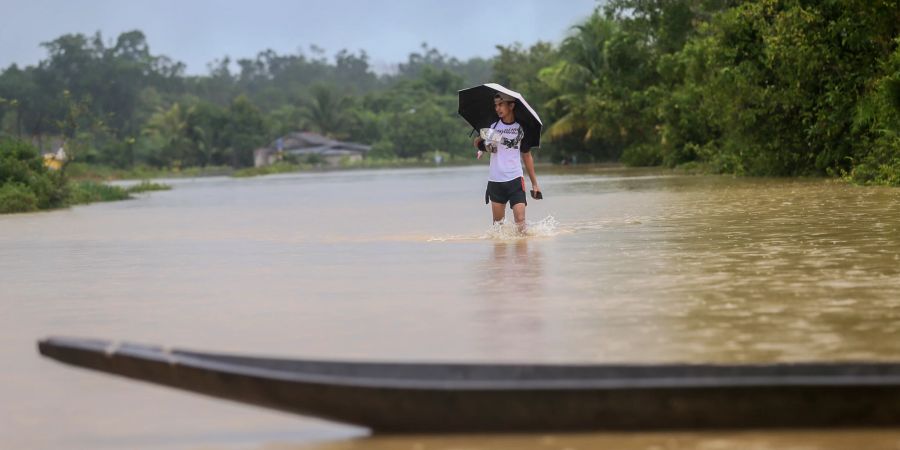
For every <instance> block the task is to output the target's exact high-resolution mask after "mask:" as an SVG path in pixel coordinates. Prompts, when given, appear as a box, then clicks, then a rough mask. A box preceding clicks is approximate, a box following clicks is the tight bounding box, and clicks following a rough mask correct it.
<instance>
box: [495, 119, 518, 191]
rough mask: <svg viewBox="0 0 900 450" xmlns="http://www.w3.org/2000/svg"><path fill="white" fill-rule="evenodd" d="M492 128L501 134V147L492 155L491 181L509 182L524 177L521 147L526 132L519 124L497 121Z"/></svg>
mask: <svg viewBox="0 0 900 450" xmlns="http://www.w3.org/2000/svg"><path fill="white" fill-rule="evenodd" d="M491 128H493V129H494V130H496V131H497V132H499V133H500V136H501V139H500V145H499V146H498V148H497V152H496V153H491V169H490V174H489V177H488V180H489V181H501V182H502V181H509V180H512V179H515V178H518V177H521V176H522V173H523V172H522V160H521V154H520V152H519V146H520V144H521V142H522V138H524V137H525V132H524V130H522V127H521V126H520V125H519V124H518V123H517V122H513V123H503V121H497V122H496V123H495V124H494V125H493V126H492V127H491Z"/></svg>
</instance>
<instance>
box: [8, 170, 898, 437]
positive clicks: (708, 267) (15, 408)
mask: <svg viewBox="0 0 900 450" xmlns="http://www.w3.org/2000/svg"><path fill="white" fill-rule="evenodd" d="M486 172H487V169H486V168H484V167H468V168H450V169H410V170H385V171H366V172H340V173H318V174H290V175H278V176H269V177H261V178H254V179H229V178H205V179H191V180H170V181H167V182H168V183H170V184H172V185H173V186H174V189H173V190H171V191H166V192H154V193H149V194H145V195H142V196H140V197H139V198H137V199H135V200H132V201H126V202H115V203H105V204H93V205H87V206H80V207H75V208H71V209H68V210H61V211H54V212H47V213H37V214H23V215H12V216H0V286H2V288H0V367H2V371H0V399H2V402H0V417H2V420H0V448H11V449H12V448H23V449H56V448H66V449H125V448H127V449H232V448H241V449H266V450H285V449H317V450H338V449H368V450H374V449H378V450H381V449H418V450H425V449H429V450H430V449H448V450H449V449H457V450H458V449H566V448H568V449H594V448H609V449H626V450H627V449H674V448H701V449H745V448H756V449H769V448H773V449H774V448H778V449H781V448H797V449H848V448H866V449H900V429H897V430H892V429H887V430H838V431H835V430H830V431H816V430H807V431H778V432H769V431H754V432H733V433H723V432H717V433H599V434H578V435H566V434H554V435H519V436H408V437H390V436H388V437H368V436H367V434H366V431H365V430H363V429H359V428H353V427H347V426H342V425H337V424H333V423H329V422H324V421H318V420H313V419H307V418H304V417H300V416H293V415H287V414H282V413H278V412H271V411H268V410H264V409H259V408H255V407H250V406H244V405H239V404H233V403H229V402H225V401H220V400H215V399H208V398H204V397H199V396H194V395H191V394H187V393H183V392H179V391H174V390H169V389H165V388H161V387H156V386H152V385H149V384H144V383H138V382H134V381H130V380H125V379H119V378H115V377H110V376H107V375H103V374H99V373H95V372H88V371H84V370H80V369H74V368H70V367H68V366H64V365H61V364H58V363H56V362H54V361H51V360H48V359H45V358H41V357H40V356H39V355H38V353H37V351H36V348H35V343H36V341H37V339H39V338H42V337H46V336H48V335H68V336H84V337H97V338H104V339H113V340H127V341H135V342H141V343H152V344H161V345H168V346H174V347H181V348H188V349H197V350H210V351H221V352H233V353H246V354H254V355H271V356H279V357H293V358H305V357H309V358H319V359H347V360H383V361H454V362H498V361H502V362H540V363H568V362H576V363H586V362H595V363H604V362H642V363H648V362H774V361H837V360H840V361H849V360H892V361H897V360H900V189H891V188H872V187H856V186H849V185H846V184H842V183H836V182H830V181H826V180H818V179H817V180H803V179H799V180H798V179H736V178H731V177H718V176H683V175H676V174H672V173H670V172H659V171H644V170H625V169H616V168H555V169H551V168H549V167H548V168H539V170H538V175H539V180H540V182H541V185H542V187H543V190H544V192H545V200H541V201H534V200H531V201H530V202H529V206H528V221H529V222H530V223H531V226H530V230H529V235H528V236H527V237H525V238H521V237H518V236H516V235H515V234H514V233H510V232H509V231H510V230H509V229H499V230H498V229H495V228H492V227H491V226H490V210H489V208H488V207H487V206H485V205H484V202H483V199H484V180H485V178H486Z"/></svg>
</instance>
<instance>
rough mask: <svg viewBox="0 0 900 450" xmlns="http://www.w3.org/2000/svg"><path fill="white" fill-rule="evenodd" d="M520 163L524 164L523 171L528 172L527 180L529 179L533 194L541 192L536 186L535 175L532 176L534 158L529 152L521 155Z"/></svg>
mask: <svg viewBox="0 0 900 450" xmlns="http://www.w3.org/2000/svg"><path fill="white" fill-rule="evenodd" d="M522 162H524V163H525V171H526V172H528V178H530V179H531V189H533V190H534V191H535V192H541V187H540V186H539V185H538V181H537V175H535V174H534V157H533V156H531V152H527V153H522Z"/></svg>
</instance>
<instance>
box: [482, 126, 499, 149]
mask: <svg viewBox="0 0 900 450" xmlns="http://www.w3.org/2000/svg"><path fill="white" fill-rule="evenodd" d="M478 135H479V136H481V139H483V140H484V146H485V149H486V150H487V151H489V152H491V153H496V152H497V147H499V146H500V142H502V139H503V134H501V133H500V131H498V130H495V129H493V128H482V129H480V130H478Z"/></svg>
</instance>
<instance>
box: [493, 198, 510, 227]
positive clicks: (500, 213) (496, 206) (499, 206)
mask: <svg viewBox="0 0 900 450" xmlns="http://www.w3.org/2000/svg"><path fill="white" fill-rule="evenodd" d="M491 214H493V215H494V223H497V222H502V221H503V219H504V218H505V217H506V204H505V203H497V202H491Z"/></svg>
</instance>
